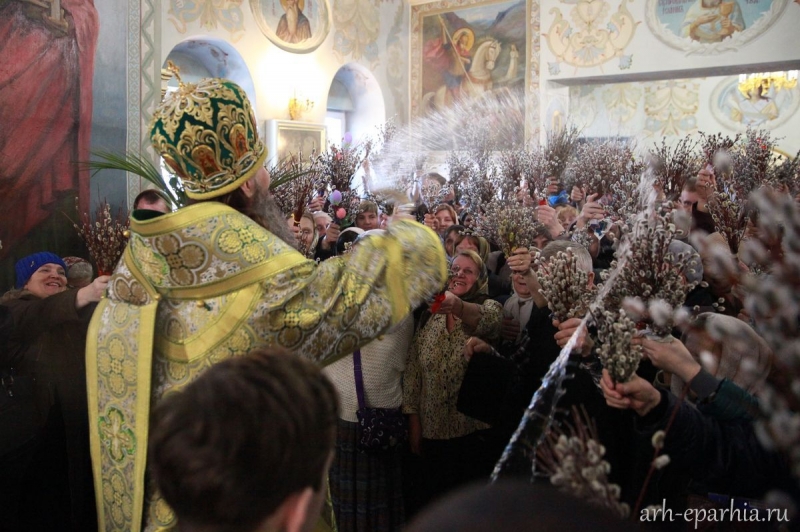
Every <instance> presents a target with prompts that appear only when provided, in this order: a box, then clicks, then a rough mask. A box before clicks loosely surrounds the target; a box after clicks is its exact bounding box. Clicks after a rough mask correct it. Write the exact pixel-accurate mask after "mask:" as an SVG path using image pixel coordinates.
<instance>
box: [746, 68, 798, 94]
mask: <svg viewBox="0 0 800 532" xmlns="http://www.w3.org/2000/svg"><path fill="white" fill-rule="evenodd" d="M795 87H797V70H789V71H785V72H758V73H755V74H740V75H739V92H741V93H742V94H743V95H744V96H745V97H750V95H751V94H752V93H753V91H755V90H757V89H759V88H760V89H761V93H762V94H763V93H766V92H767V91H769V90H770V89H771V88H774V89H775V91H776V92H777V91H779V90H782V89H793V88H795Z"/></svg>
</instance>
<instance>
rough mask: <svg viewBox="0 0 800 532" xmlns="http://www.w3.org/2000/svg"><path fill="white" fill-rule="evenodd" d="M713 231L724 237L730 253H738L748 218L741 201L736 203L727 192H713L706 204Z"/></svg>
mask: <svg viewBox="0 0 800 532" xmlns="http://www.w3.org/2000/svg"><path fill="white" fill-rule="evenodd" d="M707 208H708V212H709V214H711V218H712V219H713V220H714V230H715V231H716V232H718V233H719V234H721V235H722V236H724V237H725V240H727V242H728V246H729V247H730V248H731V252H732V253H734V254H736V253H738V252H739V244H741V242H742V239H743V238H744V233H745V231H746V230H747V222H748V216H747V211H746V210H745V206H744V205H743V203H742V201H736V200H735V199H734V198H732V197H731V194H730V193H729V192H725V191H718V192H714V194H713V195H712V196H711V198H710V199H709V201H708V203H707Z"/></svg>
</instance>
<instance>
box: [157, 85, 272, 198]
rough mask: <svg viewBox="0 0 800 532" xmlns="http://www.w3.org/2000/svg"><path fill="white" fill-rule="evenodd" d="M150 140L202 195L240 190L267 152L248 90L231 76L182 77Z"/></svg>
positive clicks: (192, 193) (190, 190)
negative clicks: (193, 80) (194, 79)
mask: <svg viewBox="0 0 800 532" xmlns="http://www.w3.org/2000/svg"><path fill="white" fill-rule="evenodd" d="M176 70H177V69H176ZM176 73H177V72H176ZM150 141H151V142H152V144H153V147H154V148H155V149H156V152H158V153H159V154H160V155H161V156H162V157H163V158H164V162H165V163H166V164H167V165H169V167H170V168H171V169H172V170H173V171H174V172H175V173H176V174H177V175H178V177H180V179H181V181H182V182H183V188H184V189H185V190H186V195H187V196H189V197H190V198H192V199H199V200H205V199H211V198H215V197H217V196H221V195H223V194H227V193H229V192H232V191H234V190H236V189H237V188H239V187H240V186H242V184H243V183H244V182H245V181H247V180H248V179H250V178H251V177H253V175H255V173H256V172H257V171H258V169H259V168H261V166H262V165H263V164H264V159H266V157H267V149H266V147H265V146H264V143H263V142H262V141H261V139H260V138H259V137H258V130H257V128H256V118H255V114H254V113H253V108H252V107H251V105H250V101H249V100H248V99H247V95H246V94H245V92H244V90H242V88H241V87H239V86H238V85H237V84H236V83H234V82H232V81H230V80H227V79H219V78H206V79H202V80H200V81H199V82H197V83H185V84H184V83H183V82H181V83H180V86H179V88H178V90H177V91H174V92H171V93H169V94H167V95H166V98H165V99H164V101H163V102H161V105H159V106H158V108H157V109H156V112H155V114H154V115H153V121H152V125H151V127H150Z"/></svg>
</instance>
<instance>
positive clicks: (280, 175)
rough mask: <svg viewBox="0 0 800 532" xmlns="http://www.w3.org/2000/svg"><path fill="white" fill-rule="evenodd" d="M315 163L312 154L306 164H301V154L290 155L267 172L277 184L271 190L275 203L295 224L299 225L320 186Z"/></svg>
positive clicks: (315, 159)
mask: <svg viewBox="0 0 800 532" xmlns="http://www.w3.org/2000/svg"><path fill="white" fill-rule="evenodd" d="M316 161H317V158H316V157H315V155H314V154H312V155H311V157H310V158H309V160H308V162H303V154H302V153H299V154H297V155H290V156H289V157H287V158H285V159H284V160H283V161H281V162H280V163H278V164H277V165H275V166H274V167H272V168H270V170H269V173H270V175H271V176H273V177H274V178H275V181H276V182H277V185H275V187H274V188H272V195H273V197H274V198H275V202H276V203H277V204H278V207H280V209H281V212H282V213H283V214H284V215H285V216H287V217H288V216H292V217H293V218H294V223H295V224H299V223H300V218H302V217H303V212H304V211H305V208H306V205H307V204H308V202H309V201H311V196H312V195H313V194H314V191H315V190H316V189H318V188H319V186H320V183H319V169H318V167H317V162H316ZM288 176H291V178H287V177H288Z"/></svg>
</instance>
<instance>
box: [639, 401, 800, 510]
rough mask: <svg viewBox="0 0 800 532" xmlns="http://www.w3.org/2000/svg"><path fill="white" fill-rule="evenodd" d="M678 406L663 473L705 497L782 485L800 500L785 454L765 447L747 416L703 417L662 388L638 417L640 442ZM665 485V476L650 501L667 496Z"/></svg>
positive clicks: (757, 492) (755, 494)
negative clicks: (686, 481)
mask: <svg viewBox="0 0 800 532" xmlns="http://www.w3.org/2000/svg"><path fill="white" fill-rule="evenodd" d="M676 408H677V412H676V413H675V420H674V421H673V423H672V426H671V427H670V430H669V432H668V433H667V437H666V440H665V442H664V449H663V451H662V452H663V454H666V455H668V456H669V457H670V463H669V465H667V466H666V467H665V468H664V469H663V470H662V472H663V473H662V474H661V475H659V476H660V477H676V476H682V477H684V478H688V479H691V481H692V486H693V487H694V488H695V491H699V492H701V493H699V494H701V495H705V494H707V493H720V494H725V495H729V496H731V497H743V498H756V499H757V498H761V497H763V496H764V495H765V494H766V493H767V492H768V491H770V490H771V489H779V490H782V491H784V492H786V493H789V494H791V495H792V496H793V497H794V498H795V501H796V502H797V500H798V499H797V485H796V481H795V480H794V479H793V478H792V477H791V468H790V465H789V462H788V461H787V460H786V458H785V456H783V455H782V454H780V453H778V452H775V451H770V450H767V449H765V448H764V446H763V445H761V442H759V441H758V438H757V437H756V434H755V431H754V430H753V424H752V422H750V421H749V420H747V419H743V418H739V419H733V420H720V419H718V418H715V417H712V416H708V415H705V414H703V413H702V412H700V411H699V410H698V409H696V408H695V407H694V406H692V405H691V404H689V403H688V402H686V401H683V402H681V403H680V404H679V399H678V398H677V397H675V396H674V395H673V394H671V393H669V392H667V391H665V390H661V402H660V403H659V405H658V406H657V407H656V408H654V409H653V410H652V411H650V412H649V413H648V414H647V415H646V416H644V417H642V418H638V419H637V420H636V431H637V433H638V434H639V435H640V437H641V441H643V442H644V441H649V439H650V437H651V436H652V434H653V433H655V432H656V431H658V430H664V428H665V427H666V425H667V423H668V421H669V418H670V416H671V415H672V414H673V411H674V410H675V409H676ZM652 451H653V449H652V447H651V448H650V453H652ZM650 459H652V454H650V456H649V457H648V459H647V460H648V461H647V463H646V464H645V463H643V464H641V466H640V467H641V468H642V469H646V466H649V460H650ZM665 484H666V485H668V484H669V482H665V481H663V480H661V479H657V480H656V482H653V483H652V486H651V489H650V493H649V496H648V498H650V499H651V502H654V501H658V502H659V503H660V500H661V499H662V498H664V497H665V496H668V495H669V494H666V493H663V492H661V493H659V492H658V491H659V486H661V485H665ZM700 487H702V490H700V489H698V488H700Z"/></svg>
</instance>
